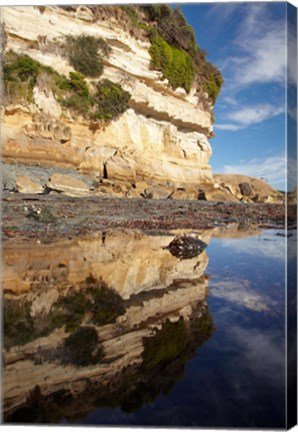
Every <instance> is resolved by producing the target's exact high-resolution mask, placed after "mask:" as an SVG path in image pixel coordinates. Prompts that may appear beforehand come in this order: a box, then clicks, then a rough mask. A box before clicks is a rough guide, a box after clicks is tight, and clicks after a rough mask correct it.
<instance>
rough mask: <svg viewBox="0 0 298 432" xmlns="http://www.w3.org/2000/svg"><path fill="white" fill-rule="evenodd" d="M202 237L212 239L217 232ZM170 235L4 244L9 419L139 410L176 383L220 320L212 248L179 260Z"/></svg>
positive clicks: (6, 405) (50, 419)
mask: <svg viewBox="0 0 298 432" xmlns="http://www.w3.org/2000/svg"><path fill="white" fill-rule="evenodd" d="M196 237H197V238H199V239H201V240H202V241H204V242H205V243H207V244H208V241H209V237H210V233H196ZM173 238H174V234H166V235H164V234H163V235H154V236H153V235H151V236H147V235H145V234H142V233H136V232H134V233H132V232H118V233H115V232H114V233H107V234H106V237H105V242H104V244H103V242H102V238H101V237H99V238H98V239H93V240H89V241H86V240H84V241H76V242H74V241H71V242H68V243H67V242H63V243H61V244H52V245H39V246H36V244H34V245H30V244H26V245H19V246H14V247H11V248H10V247H8V246H7V247H5V248H4V251H3V262H4V266H3V267H4V278H3V286H4V348H5V350H4V371H3V396H4V415H5V421H9V422H53V423H55V422H57V421H58V420H59V419H62V418H69V419H72V418H74V417H76V416H79V417H80V416H83V415H86V414H87V413H88V412H90V411H91V410H93V409H94V408H95V407H98V406H104V405H105V406H121V407H122V409H123V410H126V411H134V410H136V409H138V408H139V407H140V406H142V405H143V404H144V403H146V402H149V401H153V400H154V399H155V398H156V397H157V395H159V394H161V393H166V392H168V391H169V390H170V389H171V388H172V387H173V386H174V385H175V383H176V382H177V380H179V379H180V378H181V377H182V375H183V371H184V367H185V365H186V363H187V361H188V359H189V358H190V357H191V356H192V355H193V353H194V352H195V350H196V349H197V347H199V346H200V345H201V344H202V343H204V342H205V341H206V340H207V339H208V338H209V337H210V336H211V335H212V333H213V331H214V327H213V323H212V318H211V316H210V314H209V312H208V307H207V303H206V299H207V289H208V288H207V285H208V277H207V276H206V275H204V272H205V270H206V267H207V264H208V257H207V254H206V251H203V252H202V253H201V254H199V255H198V256H196V257H194V258H191V259H187V260H180V259H178V258H176V257H175V256H173V255H171V253H170V252H169V251H168V250H167V249H166V246H167V245H168V244H169V243H170V241H171V240H172V239H173ZM82 329H83V330H84V331H87V332H89V333H86V335H87V337H85V336H84V331H83V332H82ZM78 353H79V354H78Z"/></svg>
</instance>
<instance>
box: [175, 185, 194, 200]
mask: <svg viewBox="0 0 298 432" xmlns="http://www.w3.org/2000/svg"><path fill="white" fill-rule="evenodd" d="M170 198H172V199H177V200H192V199H195V200H196V199H198V191H197V190H196V189H186V188H185V189H184V188H179V189H176V190H175V191H174V192H173V193H172V194H171V196H170Z"/></svg>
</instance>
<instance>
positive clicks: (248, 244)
mask: <svg viewBox="0 0 298 432" xmlns="http://www.w3.org/2000/svg"><path fill="white" fill-rule="evenodd" d="M222 246H223V247H227V248H231V249H233V251H234V252H236V253H246V254H250V255H254V256H265V257H268V258H274V259H278V260H285V254H286V238H285V237H283V236H277V235H276V231H265V232H264V233H262V234H260V235H259V236H258V237H257V238H256V237H247V238H244V239H237V241H235V240H232V239H223V240H222Z"/></svg>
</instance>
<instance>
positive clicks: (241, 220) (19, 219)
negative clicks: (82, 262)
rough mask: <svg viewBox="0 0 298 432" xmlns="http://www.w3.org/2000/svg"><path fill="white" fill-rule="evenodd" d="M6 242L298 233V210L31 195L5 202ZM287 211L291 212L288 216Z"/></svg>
mask: <svg viewBox="0 0 298 432" xmlns="http://www.w3.org/2000/svg"><path fill="white" fill-rule="evenodd" d="M2 201H3V206H2V241H3V242H4V243H5V242H6V241H11V240H14V241H28V240H32V239H37V240H38V239H39V240H41V241H43V242H49V243H50V242H52V241H56V240H58V239H61V240H62V239H70V238H71V239H72V238H73V237H80V238H82V237H87V236H90V235H92V234H94V233H96V232H98V231H105V230H111V229H119V228H124V229H139V230H143V231H153V232H154V231H157V230H161V231H163V230H164V231H168V230H174V229H211V228H217V227H221V226H223V227H224V226H227V225H229V224H232V223H238V224H240V225H243V229H249V228H260V229H285V228H286V223H285V220H286V219H285V218H286V216H287V222H288V223H287V225H288V228H289V229H293V228H295V227H296V206H295V205H288V207H287V208H286V205H285V204H247V203H245V204H244V203H234V202H213V201H201V200H200V201H199V200H169V199H165V200H152V199H151V200H149V199H148V200H146V199H144V198H140V199H139V198H128V199H125V198H113V197H86V198H72V197H67V196H57V195H32V194H31V195H28V194H11V193H6V194H5V193H4V194H3V196H2ZM286 210H287V212H286Z"/></svg>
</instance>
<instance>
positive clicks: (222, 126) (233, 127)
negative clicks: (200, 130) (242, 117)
mask: <svg viewBox="0 0 298 432" xmlns="http://www.w3.org/2000/svg"><path fill="white" fill-rule="evenodd" d="M244 127H246V126H243V125H234V124H218V125H215V126H214V128H215V129H219V130H227V131H238V130H240V129H243V128H244Z"/></svg>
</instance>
